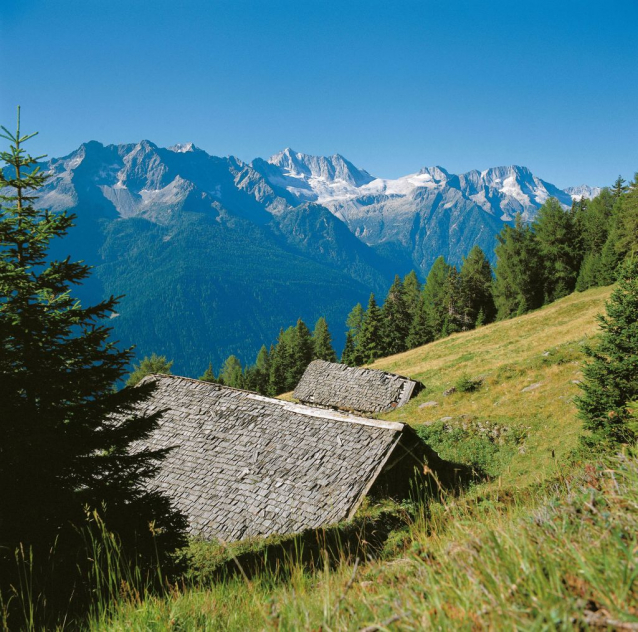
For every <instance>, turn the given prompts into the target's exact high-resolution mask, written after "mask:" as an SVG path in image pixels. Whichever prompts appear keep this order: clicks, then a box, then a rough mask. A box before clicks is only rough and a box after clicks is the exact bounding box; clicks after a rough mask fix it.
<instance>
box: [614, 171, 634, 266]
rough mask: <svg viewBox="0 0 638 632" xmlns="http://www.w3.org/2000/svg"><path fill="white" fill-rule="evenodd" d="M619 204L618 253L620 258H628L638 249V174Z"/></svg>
mask: <svg viewBox="0 0 638 632" xmlns="http://www.w3.org/2000/svg"><path fill="white" fill-rule="evenodd" d="M619 204H620V209H619V211H618V216H617V217H618V223H617V226H618V232H617V239H618V241H617V243H616V251H617V252H618V253H619V255H620V256H622V257H626V256H627V255H632V254H633V253H635V252H636V250H637V249H638V173H636V175H635V176H634V181H633V182H632V184H631V188H630V189H629V191H628V193H625V194H624V195H623V196H622V198H621V199H620V201H619Z"/></svg>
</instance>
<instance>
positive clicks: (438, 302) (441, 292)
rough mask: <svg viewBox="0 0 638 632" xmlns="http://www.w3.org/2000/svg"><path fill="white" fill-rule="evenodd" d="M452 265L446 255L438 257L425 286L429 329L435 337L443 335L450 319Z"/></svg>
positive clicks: (424, 295) (425, 305)
mask: <svg viewBox="0 0 638 632" xmlns="http://www.w3.org/2000/svg"><path fill="white" fill-rule="evenodd" d="M451 272H452V266H451V265H449V264H448V263H447V262H446V261H445V258H444V257H438V258H437V259H436V260H435V262H434V263H433V264H432V267H431V268H430V272H429V273H428V276H427V279H426V280H425V286H424V288H423V304H424V307H425V319H426V322H427V327H428V329H429V330H430V331H431V332H432V333H433V334H434V338H440V337H441V336H442V335H443V329H444V327H445V326H446V322H447V321H448V320H449V308H450V305H451V299H452V291H451V286H450V283H449V282H448V280H449V277H450V274H451Z"/></svg>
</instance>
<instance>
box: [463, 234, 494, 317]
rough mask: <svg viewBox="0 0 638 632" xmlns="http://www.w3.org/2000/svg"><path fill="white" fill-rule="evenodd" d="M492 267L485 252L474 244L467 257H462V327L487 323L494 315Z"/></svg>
mask: <svg viewBox="0 0 638 632" xmlns="http://www.w3.org/2000/svg"><path fill="white" fill-rule="evenodd" d="M492 282H493V280H492V267H491V266H490V262H489V261H488V260H487V257H486V256H485V253H484V252H483V251H482V250H481V248H479V246H474V247H473V248H472V250H470V253H469V254H468V256H467V258H464V259H463V265H462V266H461V272H460V291H461V312H462V321H463V326H464V328H472V327H475V326H477V321H478V317H479V314H481V315H482V319H481V322H480V324H481V325H483V324H485V323H489V322H491V321H492V320H494V317H495V316H496V306H495V305H494V298H493V297H492Z"/></svg>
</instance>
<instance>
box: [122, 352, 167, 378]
mask: <svg viewBox="0 0 638 632" xmlns="http://www.w3.org/2000/svg"><path fill="white" fill-rule="evenodd" d="M172 366H173V361H172V360H171V361H170V362H169V361H168V360H167V359H166V356H158V355H157V354H156V353H153V354H152V355H151V357H150V358H149V357H148V356H146V357H145V358H144V359H143V360H142V361H141V362H140V363H139V364H134V365H133V371H132V372H131V374H130V375H129V378H128V380H126V385H127V386H136V385H137V384H139V383H140V382H141V381H142V380H143V379H144V378H145V377H146V376H147V375H153V374H159V375H172V373H171V367H172Z"/></svg>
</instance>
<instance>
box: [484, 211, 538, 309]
mask: <svg viewBox="0 0 638 632" xmlns="http://www.w3.org/2000/svg"><path fill="white" fill-rule="evenodd" d="M497 240H498V242H499V243H498V245H497V246H496V249H495V252H496V268H495V269H494V275H495V279H494V285H493V291H494V303H495V305H496V310H497V318H499V319H501V320H502V319H503V318H509V317H510V316H514V315H515V314H521V313H525V312H526V311H529V310H531V309H536V308H537V307H540V306H541V305H542V304H543V283H542V270H543V268H542V261H541V258H540V254H539V252H538V246H537V243H536V239H535V236H534V233H533V232H532V230H531V228H530V227H529V226H527V225H526V224H525V223H524V222H523V219H522V217H521V216H520V215H517V216H516V220H515V222H514V226H510V225H509V224H507V225H505V227H504V228H503V230H502V231H501V232H500V233H499V234H498V235H497Z"/></svg>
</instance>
